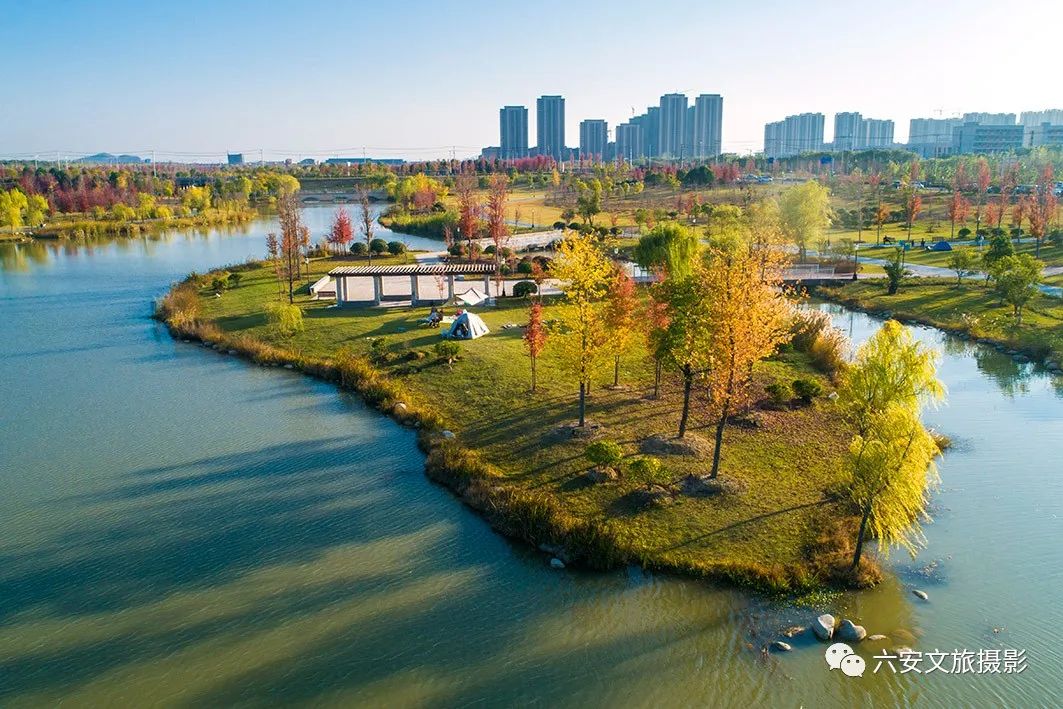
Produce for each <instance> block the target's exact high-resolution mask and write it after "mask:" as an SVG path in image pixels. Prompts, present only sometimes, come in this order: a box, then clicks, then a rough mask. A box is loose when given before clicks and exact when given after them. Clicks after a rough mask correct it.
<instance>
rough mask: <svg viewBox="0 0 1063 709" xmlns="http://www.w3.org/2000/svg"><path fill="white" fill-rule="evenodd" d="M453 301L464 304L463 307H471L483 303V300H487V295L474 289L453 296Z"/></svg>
mask: <svg viewBox="0 0 1063 709" xmlns="http://www.w3.org/2000/svg"><path fill="white" fill-rule="evenodd" d="M455 299H456V300H458V301H459V302H462V303H464V304H465V305H469V306H473V305H479V304H480V303H483V302H484V301H485V300H487V299H488V295H487V294H486V293H481V292H480V291H478V290H476V289H475V288H470V289H469V290H467V291H465V292H464V293H460V294H458V295H457V296H455Z"/></svg>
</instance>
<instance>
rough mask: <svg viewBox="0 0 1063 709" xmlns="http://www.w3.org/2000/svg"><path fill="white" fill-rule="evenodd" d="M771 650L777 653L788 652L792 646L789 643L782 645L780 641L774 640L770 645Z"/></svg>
mask: <svg viewBox="0 0 1063 709" xmlns="http://www.w3.org/2000/svg"><path fill="white" fill-rule="evenodd" d="M771 649H772V650H778V651H779V652H790V651H791V650H793V649H794V648H793V646H792V645H790V643H784V642H783V641H782V640H776V641H775V642H773V643H772V644H771Z"/></svg>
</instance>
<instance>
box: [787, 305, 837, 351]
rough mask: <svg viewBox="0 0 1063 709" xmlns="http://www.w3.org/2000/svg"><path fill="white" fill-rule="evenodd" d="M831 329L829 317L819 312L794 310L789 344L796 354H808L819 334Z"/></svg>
mask: <svg viewBox="0 0 1063 709" xmlns="http://www.w3.org/2000/svg"><path fill="white" fill-rule="evenodd" d="M829 327H831V321H830V316H829V315H827V314H826V313H824V312H823V311H821V310H804V309H801V310H795V311H794V314H793V320H792V322H791V323H790V335H791V337H790V343H791V344H792V345H793V346H794V349H795V350H797V351H798V352H808V351H810V350H811V349H812V344H813V343H814V342H815V341H816V338H818V337H819V336H820V334H821V333H822V332H823V331H824V330H826V329H828V328H829Z"/></svg>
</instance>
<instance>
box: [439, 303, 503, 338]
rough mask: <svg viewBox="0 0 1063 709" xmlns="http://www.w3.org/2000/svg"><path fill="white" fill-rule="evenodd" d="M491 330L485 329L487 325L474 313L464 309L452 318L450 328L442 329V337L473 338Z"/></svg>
mask: <svg viewBox="0 0 1063 709" xmlns="http://www.w3.org/2000/svg"><path fill="white" fill-rule="evenodd" d="M489 332H491V331H490V330H488V329H487V325H486V324H485V323H484V321H483V320H482V319H481V318H480V316H479V315H477V314H476V313H470V312H469V311H467V310H466V311H465V312H464V313H462V314H461V315H459V316H458V317H456V318H454V322H453V323H451V325H450V329H448V330H444V331H443V333H442V334H443V337H446V338H448V339H454V340H475V339H476V338H477V337H483V336H484V335H486V334H487V333H489Z"/></svg>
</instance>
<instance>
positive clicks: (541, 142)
mask: <svg viewBox="0 0 1063 709" xmlns="http://www.w3.org/2000/svg"><path fill="white" fill-rule="evenodd" d="M528 135H529V128H528V109H527V107H526V106H503V107H502V108H501V109H500V110H499V145H498V147H491V148H485V149H484V151H483V154H484V155H485V156H497V157H499V158H501V159H503V160H514V159H518V158H524V157H532V156H544V157H551V158H553V159H554V160H557V161H562V160H572V159H580V160H584V161H590V162H595V161H607V160H608V161H612V160H626V161H628V162H632V163H634V162H638V161H642V160H655V159H660V160H684V159H691V158H713V157H717V156H718V155H720V153H721V152H722V150H723V137H722V135H723V97H722V96H720V95H718V94H701V95H700V96H698V97H696V98H695V99H694V103H693V104H690V102H689V99H688V98H687V96H686V95H684V94H665V95H664V96H661V99H660V103H659V104H658V105H656V106H650V107H648V108H647V109H646V111H645V112H644V113H642V114H641V115H638V116H634V117H633V118H631V119H630V120H628V121H627V122H625V123H621V124H620V125H618V126H616V129H615V133H614V135H613V136H610V132H609V123H608V122H607V121H606V120H605V119H604V118H587V119H584V120H582V121H580V124H579V146H578V147H575V148H572V147H568V145H567V144H566V140H565V99H564V97H563V96H556V95H555V96H540V97H539V98H538V99H537V100H536V102H535V138H536V140H535V145H534V146H531V145H529V140H528Z"/></svg>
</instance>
